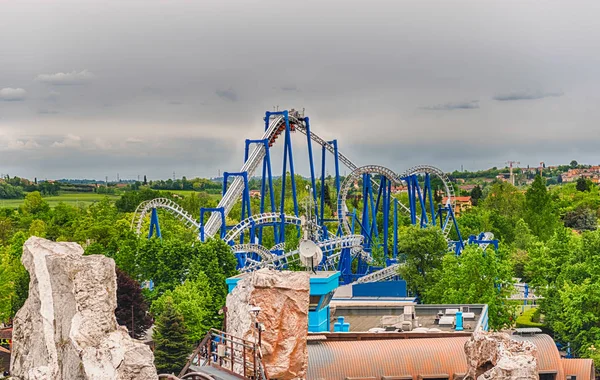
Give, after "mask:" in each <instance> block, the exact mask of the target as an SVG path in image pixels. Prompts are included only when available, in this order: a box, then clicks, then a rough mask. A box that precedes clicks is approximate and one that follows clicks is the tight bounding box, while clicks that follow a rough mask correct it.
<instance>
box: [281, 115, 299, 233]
mask: <svg viewBox="0 0 600 380" xmlns="http://www.w3.org/2000/svg"><path fill="white" fill-rule="evenodd" d="M283 116H284V117H285V143H286V145H287V149H288V152H289V155H290V176H291V179H292V198H293V201H294V215H296V216H298V197H297V196H296V175H295V172H294V155H293V154H292V136H291V133H292V132H291V130H290V119H289V116H288V111H283ZM299 235H300V227H298V236H299Z"/></svg>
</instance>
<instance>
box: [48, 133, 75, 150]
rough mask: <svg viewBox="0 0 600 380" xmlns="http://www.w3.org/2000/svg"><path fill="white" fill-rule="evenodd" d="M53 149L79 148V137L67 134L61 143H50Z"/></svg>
mask: <svg viewBox="0 0 600 380" xmlns="http://www.w3.org/2000/svg"><path fill="white" fill-rule="evenodd" d="M52 147H53V148H79V147H81V137H79V136H75V135H72V134H70V133H69V134H68V135H66V136H65V138H64V140H63V141H55V142H53V143H52Z"/></svg>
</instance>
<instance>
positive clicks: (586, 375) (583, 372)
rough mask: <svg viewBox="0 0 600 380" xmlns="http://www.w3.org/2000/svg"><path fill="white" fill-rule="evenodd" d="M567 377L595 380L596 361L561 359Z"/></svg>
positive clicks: (578, 379)
mask: <svg viewBox="0 0 600 380" xmlns="http://www.w3.org/2000/svg"><path fill="white" fill-rule="evenodd" d="M561 362H562V365H563V368H564V370H565V376H572V375H575V376H577V380H580V379H582V380H593V379H594V371H595V369H594V361H593V360H592V359H561Z"/></svg>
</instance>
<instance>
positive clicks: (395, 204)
mask: <svg viewBox="0 0 600 380" xmlns="http://www.w3.org/2000/svg"><path fill="white" fill-rule="evenodd" d="M397 258H398V200H397V199H396V198H394V259H397Z"/></svg>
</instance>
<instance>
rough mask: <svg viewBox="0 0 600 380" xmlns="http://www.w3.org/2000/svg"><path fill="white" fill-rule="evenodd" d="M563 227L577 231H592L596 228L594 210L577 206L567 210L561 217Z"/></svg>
mask: <svg viewBox="0 0 600 380" xmlns="http://www.w3.org/2000/svg"><path fill="white" fill-rule="evenodd" d="M563 222H564V224H565V227H569V228H573V229H575V230H578V231H594V230H595V229H597V228H598V216H597V214H596V213H595V212H594V210H590V209H589V208H587V207H581V206H580V207H577V208H576V209H575V210H573V211H569V212H567V213H566V214H565V216H564V217H563Z"/></svg>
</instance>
